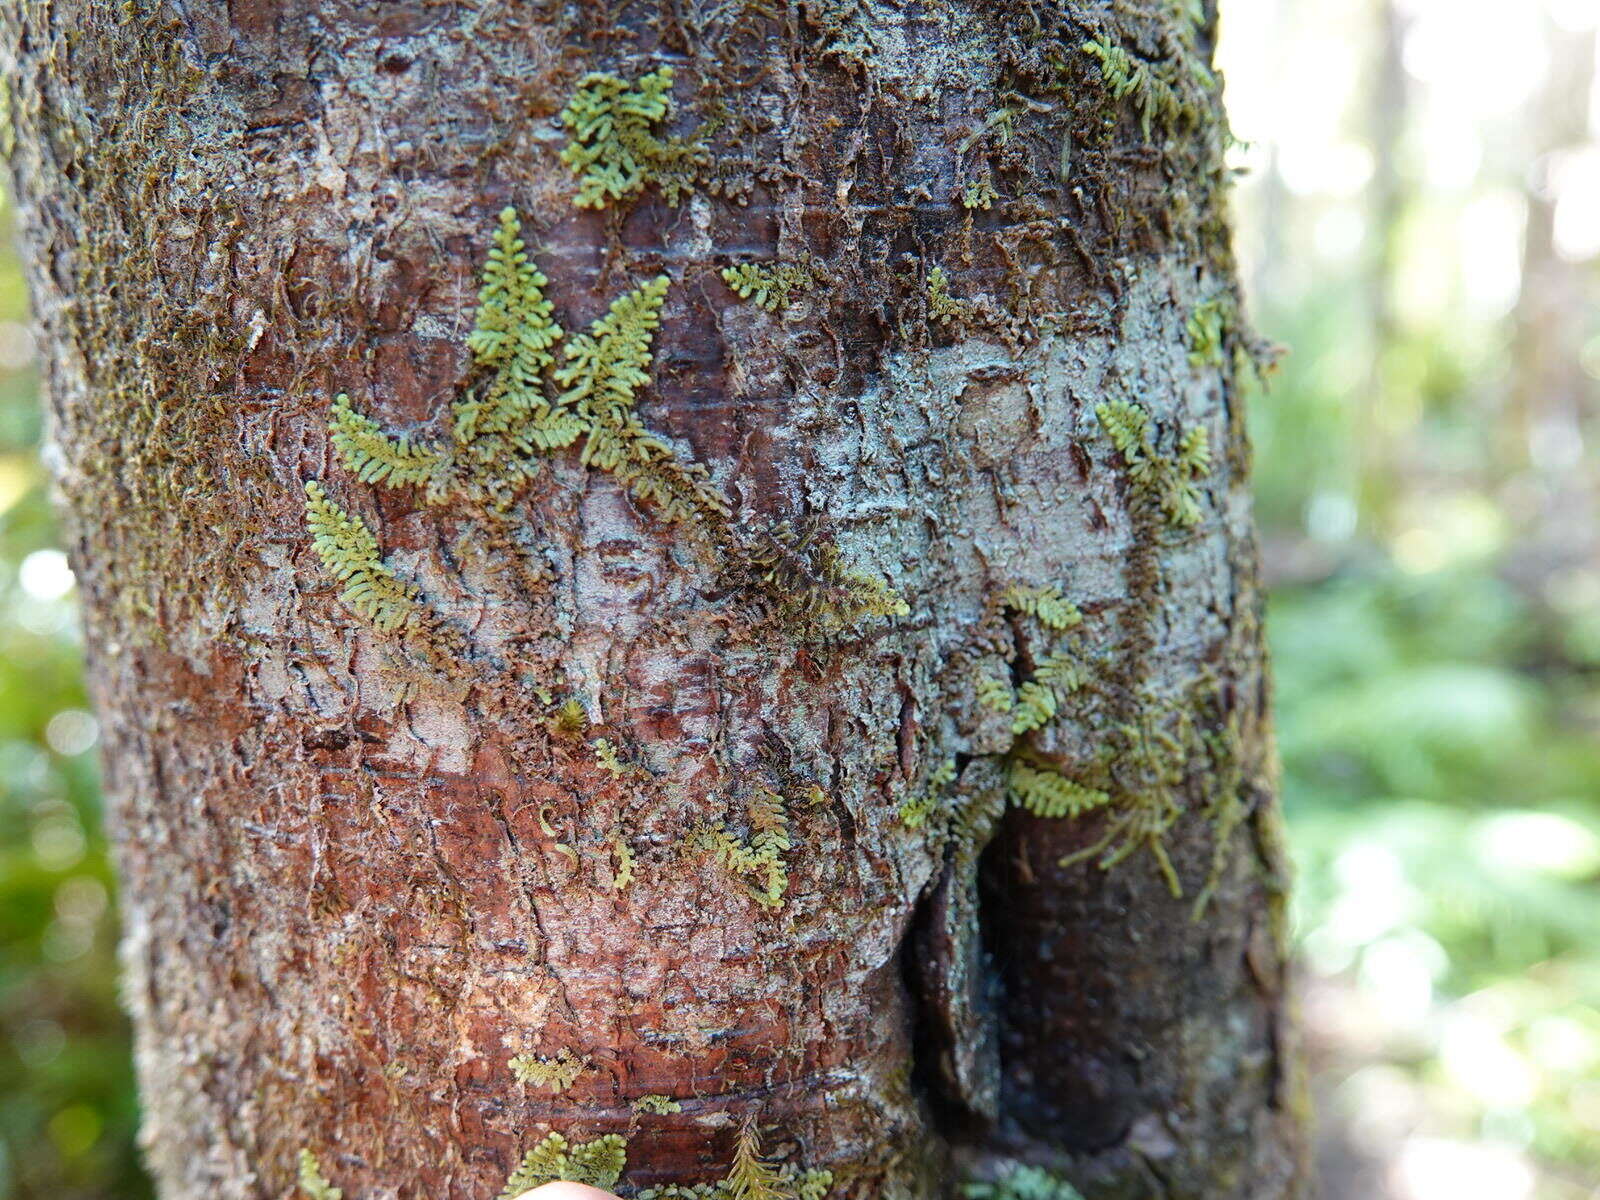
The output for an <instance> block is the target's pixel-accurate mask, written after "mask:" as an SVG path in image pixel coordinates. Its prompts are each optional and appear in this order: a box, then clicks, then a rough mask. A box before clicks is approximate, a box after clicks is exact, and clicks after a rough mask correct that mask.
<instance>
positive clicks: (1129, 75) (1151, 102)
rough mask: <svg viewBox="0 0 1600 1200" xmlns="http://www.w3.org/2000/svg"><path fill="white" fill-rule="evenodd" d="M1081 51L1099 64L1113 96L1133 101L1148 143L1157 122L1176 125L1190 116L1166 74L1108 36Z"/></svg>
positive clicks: (1089, 42) (1087, 45) (1091, 42)
mask: <svg viewBox="0 0 1600 1200" xmlns="http://www.w3.org/2000/svg"><path fill="white" fill-rule="evenodd" d="M1081 49H1082V50H1083V52H1084V53H1085V54H1088V55H1090V56H1091V57H1093V58H1094V59H1096V60H1097V61H1098V62H1099V63H1100V78H1101V80H1102V81H1103V82H1104V83H1105V85H1106V87H1107V88H1108V89H1109V90H1110V92H1111V94H1112V95H1113V96H1115V97H1116V98H1117V99H1118V100H1122V99H1125V98H1127V97H1129V96H1131V97H1132V98H1133V102H1134V106H1135V107H1136V108H1137V109H1138V110H1139V123H1140V126H1141V127H1142V129H1143V131H1144V137H1145V140H1146V141H1149V139H1150V131H1151V127H1152V126H1153V125H1154V124H1155V122H1156V121H1157V120H1158V119H1159V120H1161V121H1163V122H1166V123H1168V124H1169V125H1176V124H1180V123H1181V122H1183V121H1184V119H1185V118H1187V117H1188V116H1189V115H1190V112H1189V109H1188V108H1187V107H1186V106H1185V104H1184V100H1183V97H1182V96H1181V95H1180V94H1179V92H1178V89H1177V88H1176V87H1175V86H1174V84H1173V82H1172V80H1170V79H1169V78H1167V77H1166V73H1165V72H1163V71H1161V70H1158V69H1157V68H1155V67H1152V66H1151V65H1150V64H1149V63H1146V62H1143V61H1142V60H1140V59H1136V58H1134V57H1133V56H1132V55H1131V54H1129V53H1128V51H1127V50H1125V49H1124V48H1123V47H1122V46H1120V45H1118V44H1117V43H1116V42H1114V41H1112V40H1111V38H1110V36H1109V35H1102V36H1100V37H1098V38H1095V39H1094V40H1092V41H1088V42H1084V43H1083V45H1082V47H1081Z"/></svg>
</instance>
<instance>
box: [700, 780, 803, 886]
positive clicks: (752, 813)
mask: <svg viewBox="0 0 1600 1200" xmlns="http://www.w3.org/2000/svg"><path fill="white" fill-rule="evenodd" d="M745 818H746V820H747V822H748V823H749V826H750V837H749V840H748V841H744V840H741V839H740V838H739V837H738V836H737V835H736V834H735V833H733V831H732V830H730V829H728V827H727V826H726V825H721V826H716V827H713V828H708V829H702V830H701V831H700V832H699V833H698V834H696V835H695V836H694V838H693V839H691V844H692V845H693V846H694V847H695V848H696V849H698V850H701V851H704V852H707V853H709V854H710V855H711V856H712V857H713V858H714V859H715V860H716V861H717V862H718V863H719V864H720V865H721V866H722V867H723V868H724V869H726V870H728V871H731V872H733V873H734V874H736V875H746V876H750V877H752V879H753V882H752V883H751V884H750V895H751V896H752V897H753V898H754V899H755V901H756V902H757V903H758V904H760V905H761V906H762V907H763V908H781V907H782V906H783V895H784V892H786V891H787V890H788V888H789V872H788V869H787V868H786V867H785V866H784V863H783V854H784V852H785V851H787V850H788V849H789V848H790V845H791V842H790V838H789V813H788V806H787V802H786V801H785V800H784V798H783V797H782V796H780V795H778V794H777V793H776V792H772V791H768V790H767V789H765V788H758V789H756V792H755V794H754V795H753V796H752V797H751V798H750V800H748V801H747V802H746V804H745Z"/></svg>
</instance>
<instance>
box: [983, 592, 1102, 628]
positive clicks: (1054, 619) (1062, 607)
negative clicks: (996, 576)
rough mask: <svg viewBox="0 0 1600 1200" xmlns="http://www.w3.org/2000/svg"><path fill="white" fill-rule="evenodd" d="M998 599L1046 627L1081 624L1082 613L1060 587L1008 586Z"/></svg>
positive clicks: (1069, 626) (1066, 626)
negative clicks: (1063, 593)
mask: <svg viewBox="0 0 1600 1200" xmlns="http://www.w3.org/2000/svg"><path fill="white" fill-rule="evenodd" d="M1000 599H1001V600H1002V601H1003V602H1004V603H1005V604H1006V605H1007V606H1008V607H1010V608H1014V609H1016V610H1017V611H1018V612H1021V613H1027V614H1028V615H1029V616H1030V617H1032V618H1034V619H1035V620H1036V621H1038V622H1039V624H1041V625H1043V626H1044V627H1045V628H1046V629H1055V630H1062V629H1071V628H1072V627H1073V626H1074V625H1079V624H1082V622H1083V613H1081V612H1080V611H1078V606H1077V605H1076V604H1074V603H1073V602H1072V601H1071V600H1068V599H1067V598H1066V597H1065V596H1063V595H1062V594H1061V589H1060V588H1058V587H1055V586H1054V585H1051V586H1050V587H1042V588H1028V587H1021V586H1013V587H1009V588H1007V589H1006V590H1005V592H1004V594H1002V595H1001V597H1000Z"/></svg>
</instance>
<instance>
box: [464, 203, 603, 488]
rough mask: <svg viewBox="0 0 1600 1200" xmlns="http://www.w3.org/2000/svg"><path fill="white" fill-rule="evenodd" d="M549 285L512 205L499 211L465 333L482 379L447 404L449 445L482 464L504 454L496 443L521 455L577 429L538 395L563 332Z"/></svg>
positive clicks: (568, 440) (555, 443) (572, 436)
mask: <svg viewBox="0 0 1600 1200" xmlns="http://www.w3.org/2000/svg"><path fill="white" fill-rule="evenodd" d="M548 283H549V280H547V279H546V278H545V277H544V273H543V272H541V271H540V270H539V268H538V267H536V266H535V265H534V264H533V263H532V261H530V259H529V258H528V251H527V246H526V244H525V243H524V242H523V240H522V225H521V222H520V221H519V220H518V218H517V210H516V209H514V208H505V209H502V210H501V212H500V221H499V224H498V226H497V227H496V229H495V233H494V244H493V245H492V246H490V248H489V258H488V261H487V262H485V264H484V268H483V276H482V282H481V284H480V286H479V289H478V314H477V318H476V320H475V322H474V323H473V329H472V332H471V333H469V334H468V335H467V347H468V348H469V349H470V350H471V351H472V357H473V361H474V363H475V364H476V365H477V366H478V367H479V368H480V369H481V370H482V371H484V372H486V373H487V381H486V382H485V383H484V384H483V385H481V386H480V387H478V388H475V389H473V390H471V391H469V392H468V393H467V394H466V395H464V396H462V397H460V398H459V399H458V400H456V402H455V403H454V404H453V405H452V406H451V409H452V412H453V414H454V417H455V420H454V429H453V433H454V437H455V441H456V445H457V446H459V447H461V448H462V449H464V450H467V451H468V452H469V453H471V454H472V457H474V458H475V459H478V460H479V461H481V462H484V463H486V464H487V463H492V462H494V460H495V459H497V458H501V457H503V456H504V455H505V453H506V446H505V445H504V444H502V441H503V440H504V441H509V443H510V445H512V446H514V447H515V448H516V449H518V450H521V451H522V452H524V453H526V452H528V451H530V450H534V449H537V450H543V451H549V450H555V449H560V448H561V447H563V446H570V445H571V444H572V443H573V442H574V441H576V440H577V437H578V434H579V432H580V429H579V426H578V424H577V422H576V421H575V420H574V419H573V418H572V417H571V416H570V415H569V414H564V413H557V412H555V411H554V410H553V409H552V408H551V405H550V403H549V401H548V400H547V399H546V396H545V391H544V373H545V371H546V370H547V369H548V368H549V367H551V366H552V365H553V364H554V362H555V356H554V354H553V353H552V352H551V347H553V346H554V345H555V344H556V342H558V341H560V340H561V336H562V329H561V326H560V325H558V324H557V323H556V321H555V318H554V316H553V313H554V309H553V307H552V306H551V303H550V301H549V300H548V299H546V298H545V294H544V288H545V286H546V285H547V284H548ZM480 442H482V443H483V444H481V445H478V443H480ZM474 450H476V452H475V453H473V451H474ZM500 465H501V466H502V467H505V466H508V465H509V464H505V463H502V464H500Z"/></svg>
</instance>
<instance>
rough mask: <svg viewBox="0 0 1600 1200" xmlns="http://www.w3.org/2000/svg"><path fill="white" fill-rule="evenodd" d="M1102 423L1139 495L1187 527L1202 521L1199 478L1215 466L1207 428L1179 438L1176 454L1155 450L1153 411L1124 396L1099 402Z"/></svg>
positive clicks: (1170, 520) (1173, 522) (1097, 410)
mask: <svg viewBox="0 0 1600 1200" xmlns="http://www.w3.org/2000/svg"><path fill="white" fill-rule="evenodd" d="M1095 415H1096V416H1098V417H1099V418H1100V425H1101V427H1102V428H1104V429H1105V431H1106V433H1107V434H1108V435H1109V436H1110V438H1111V444H1112V445H1113V446H1115V447H1116V449H1117V453H1118V454H1120V455H1121V456H1122V461H1123V463H1124V464H1125V465H1126V466H1127V468H1128V478H1129V480H1131V481H1132V483H1133V488H1134V492H1135V495H1136V496H1138V497H1139V498H1141V499H1144V500H1147V501H1149V502H1152V503H1154V504H1156V505H1158V506H1159V507H1160V509H1161V511H1162V514H1163V515H1164V516H1165V517H1166V519H1167V523H1168V524H1170V525H1174V526H1177V527H1178V528H1187V527H1190V526H1193V525H1196V524H1198V523H1199V521H1200V519H1201V512H1200V489H1199V486H1198V480H1200V479H1201V478H1202V477H1204V476H1205V475H1207V474H1209V473H1210V471H1211V442H1210V438H1209V437H1208V435H1207V434H1206V431H1205V430H1204V429H1193V430H1190V431H1189V432H1187V433H1185V434H1184V435H1183V436H1182V437H1181V438H1179V439H1178V452H1177V455H1176V457H1175V458H1167V457H1164V456H1162V455H1160V454H1158V453H1156V450H1155V447H1154V445H1153V443H1152V442H1151V436H1150V414H1149V413H1147V412H1145V410H1144V409H1142V408H1140V407H1139V406H1138V405H1137V404H1132V403H1130V402H1129V401H1126V400H1106V401H1104V402H1102V403H1101V404H1099V405H1097V406H1096V407H1095Z"/></svg>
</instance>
